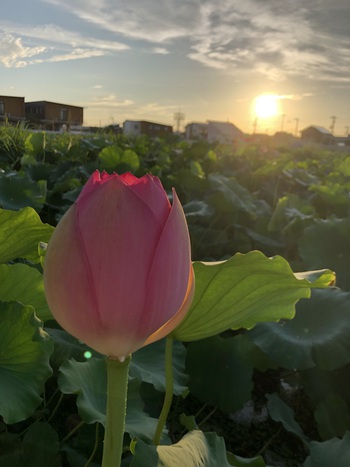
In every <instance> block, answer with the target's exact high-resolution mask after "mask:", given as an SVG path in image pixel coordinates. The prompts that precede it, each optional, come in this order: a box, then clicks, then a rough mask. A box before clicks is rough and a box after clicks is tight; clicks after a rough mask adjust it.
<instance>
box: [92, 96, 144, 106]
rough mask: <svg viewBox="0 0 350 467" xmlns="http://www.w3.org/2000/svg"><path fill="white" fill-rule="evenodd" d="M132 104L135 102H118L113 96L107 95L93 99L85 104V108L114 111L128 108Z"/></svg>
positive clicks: (126, 100) (128, 100) (127, 100)
mask: <svg viewBox="0 0 350 467" xmlns="http://www.w3.org/2000/svg"><path fill="white" fill-rule="evenodd" d="M133 104H135V102H134V101H133V100H131V99H124V100H119V99H118V97H117V96H116V95H115V94H109V95H107V96H100V97H95V98H94V99H92V100H91V101H90V102H88V103H86V106H87V107H94V108H103V109H115V108H119V107H129V106H132V105H133Z"/></svg>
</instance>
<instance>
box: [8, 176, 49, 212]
mask: <svg viewBox="0 0 350 467" xmlns="http://www.w3.org/2000/svg"><path fill="white" fill-rule="evenodd" d="M45 198H46V180H39V181H37V182H35V181H33V180H30V179H29V178H28V177H27V175H26V174H25V173H24V172H8V173H3V174H0V206H1V207H2V208H4V209H21V208H24V207H26V206H31V207H33V208H34V209H37V210H38V211H40V210H41V209H42V207H43V205H44V203H45Z"/></svg>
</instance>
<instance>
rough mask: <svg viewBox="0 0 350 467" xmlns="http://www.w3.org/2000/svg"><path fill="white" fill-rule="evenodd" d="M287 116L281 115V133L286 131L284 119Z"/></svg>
mask: <svg viewBox="0 0 350 467" xmlns="http://www.w3.org/2000/svg"><path fill="white" fill-rule="evenodd" d="M285 116H286V114H282V115H281V132H282V131H283V130H284V118H285Z"/></svg>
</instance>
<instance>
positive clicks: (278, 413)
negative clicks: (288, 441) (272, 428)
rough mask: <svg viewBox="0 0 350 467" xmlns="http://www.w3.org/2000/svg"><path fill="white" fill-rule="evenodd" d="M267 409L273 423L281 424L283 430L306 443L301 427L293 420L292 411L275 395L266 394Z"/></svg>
mask: <svg viewBox="0 0 350 467" xmlns="http://www.w3.org/2000/svg"><path fill="white" fill-rule="evenodd" d="M266 398H267V400H268V402H267V408H268V411H269V414H270V417H271V418H272V420H274V421H275V422H280V423H282V425H283V427H284V428H285V430H287V431H290V432H291V433H294V434H295V435H297V436H298V437H299V438H301V439H302V440H303V441H307V437H306V436H305V435H304V432H303V430H302V429H301V426H300V425H299V423H298V422H297V421H295V418H294V411H293V409H292V408H290V407H289V406H288V405H287V404H286V403H285V402H283V401H282V399H280V398H279V397H278V396H277V395H276V394H266Z"/></svg>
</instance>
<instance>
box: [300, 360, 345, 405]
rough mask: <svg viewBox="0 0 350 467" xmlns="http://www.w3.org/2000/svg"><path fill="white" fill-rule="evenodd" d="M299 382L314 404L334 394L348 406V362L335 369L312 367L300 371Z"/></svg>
mask: <svg viewBox="0 0 350 467" xmlns="http://www.w3.org/2000/svg"><path fill="white" fill-rule="evenodd" d="M299 377H300V384H301V385H302V387H303V388H304V390H305V392H306V394H307V395H308V396H309V397H310V398H311V399H312V402H313V404H314V406H316V405H318V404H320V403H322V402H323V401H324V400H325V399H326V398H328V397H329V396H332V395H334V394H337V395H339V396H340V397H341V398H342V399H343V400H345V401H346V404H347V405H348V406H349V407H350V391H349V381H350V364H349V365H345V366H343V367H341V368H339V369H337V370H335V371H327V370H321V369H320V368H317V367H313V368H310V369H308V370H304V371H302V372H301V373H300V375H299Z"/></svg>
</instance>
